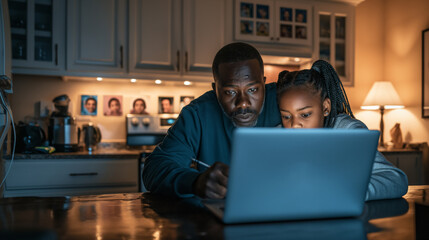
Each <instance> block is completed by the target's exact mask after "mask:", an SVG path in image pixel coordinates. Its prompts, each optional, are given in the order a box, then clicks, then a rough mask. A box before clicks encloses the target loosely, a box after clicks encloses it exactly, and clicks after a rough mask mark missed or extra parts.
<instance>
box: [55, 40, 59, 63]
mask: <svg viewBox="0 0 429 240" xmlns="http://www.w3.org/2000/svg"><path fill="white" fill-rule="evenodd" d="M55 65H57V66H58V44H55Z"/></svg>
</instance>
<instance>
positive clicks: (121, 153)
mask: <svg viewBox="0 0 429 240" xmlns="http://www.w3.org/2000/svg"><path fill="white" fill-rule="evenodd" d="M154 147H155V146H143V147H128V146H126V145H125V144H124V143H101V144H99V145H98V146H97V148H96V149H95V150H93V151H92V152H88V151H87V150H84V149H83V148H80V149H81V150H80V151H77V152H53V153H50V154H49V153H15V156H14V159H15V160H21V159H83V158H85V159H88V158H94V159H101V158H116V159H121V158H124V159H129V158H140V155H141V153H147V154H149V153H151V152H152V151H153V149H154ZM4 159H6V160H10V159H11V155H10V154H8V155H5V156H4Z"/></svg>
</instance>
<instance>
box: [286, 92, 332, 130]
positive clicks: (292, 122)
mask: <svg viewBox="0 0 429 240" xmlns="http://www.w3.org/2000/svg"><path fill="white" fill-rule="evenodd" d="M279 110H280V115H281V117H282V124H283V127H284V128H322V127H323V121H324V117H326V116H328V115H329V112H330V111H331V100H330V99H329V98H326V99H325V100H324V101H323V103H322V100H321V99H320V93H317V94H315V93H314V91H312V90H310V89H308V88H305V87H302V88H291V89H289V90H286V91H284V92H283V93H281V95H280V98H279Z"/></svg>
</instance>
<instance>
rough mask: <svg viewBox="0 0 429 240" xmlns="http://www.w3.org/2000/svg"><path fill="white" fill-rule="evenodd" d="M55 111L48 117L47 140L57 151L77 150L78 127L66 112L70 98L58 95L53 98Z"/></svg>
mask: <svg viewBox="0 0 429 240" xmlns="http://www.w3.org/2000/svg"><path fill="white" fill-rule="evenodd" d="M53 102H54V105H55V108H56V111H54V112H53V113H52V114H51V117H50V119H49V128H48V135H49V142H50V144H51V145H52V146H54V147H55V149H56V151H57V152H76V151H77V150H78V144H79V135H80V129H79V128H78V127H77V125H76V123H75V118H74V117H72V116H71V114H70V113H69V112H68V108H69V103H70V98H69V97H68V96H67V95H60V96H58V97H56V98H54V100H53Z"/></svg>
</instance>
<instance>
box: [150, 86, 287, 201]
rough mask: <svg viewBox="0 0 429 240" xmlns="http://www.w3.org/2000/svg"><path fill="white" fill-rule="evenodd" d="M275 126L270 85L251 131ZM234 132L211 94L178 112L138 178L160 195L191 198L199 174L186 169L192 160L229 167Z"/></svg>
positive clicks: (273, 92) (276, 115)
mask: <svg viewBox="0 0 429 240" xmlns="http://www.w3.org/2000/svg"><path fill="white" fill-rule="evenodd" d="M279 124H281V119H280V113H279V110H278V106H277V98H276V85H275V83H270V84H267V85H265V102H264V105H263V109H262V112H261V114H260V115H259V117H258V121H257V123H256V126H255V127H276V126H278V125H279ZM234 128H235V127H234V125H233V123H232V121H231V120H230V119H229V118H228V117H227V115H226V114H225V113H224V112H223V111H222V108H221V107H220V105H219V103H218V101H217V98H216V94H215V92H214V91H208V92H206V93H205V94H203V95H202V96H201V97H199V98H197V99H195V100H194V101H192V102H191V103H190V104H189V105H187V106H185V107H184V108H183V109H182V111H181V113H180V115H179V117H178V119H177V121H176V123H175V124H174V125H173V126H172V127H171V128H170V129H169V130H168V132H167V136H166V137H165V138H164V140H163V142H162V143H160V144H159V145H158V146H157V147H156V148H155V150H154V151H153V153H152V154H151V155H149V156H148V157H147V159H145V164H144V168H143V175H142V178H143V182H144V185H145V187H146V188H147V189H148V190H149V191H151V192H153V193H159V194H163V195H169V196H177V197H190V196H193V193H192V184H193V182H194V181H195V180H196V178H197V177H198V175H199V171H198V170H196V169H193V168H191V167H190V165H191V161H192V158H196V159H198V160H200V161H202V162H205V163H207V164H209V165H212V164H214V163H215V162H223V163H225V164H228V165H229V161H230V155H231V138H232V132H233V130H234ZM199 170H200V171H204V170H206V169H205V168H204V167H201V168H200V169H199Z"/></svg>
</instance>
